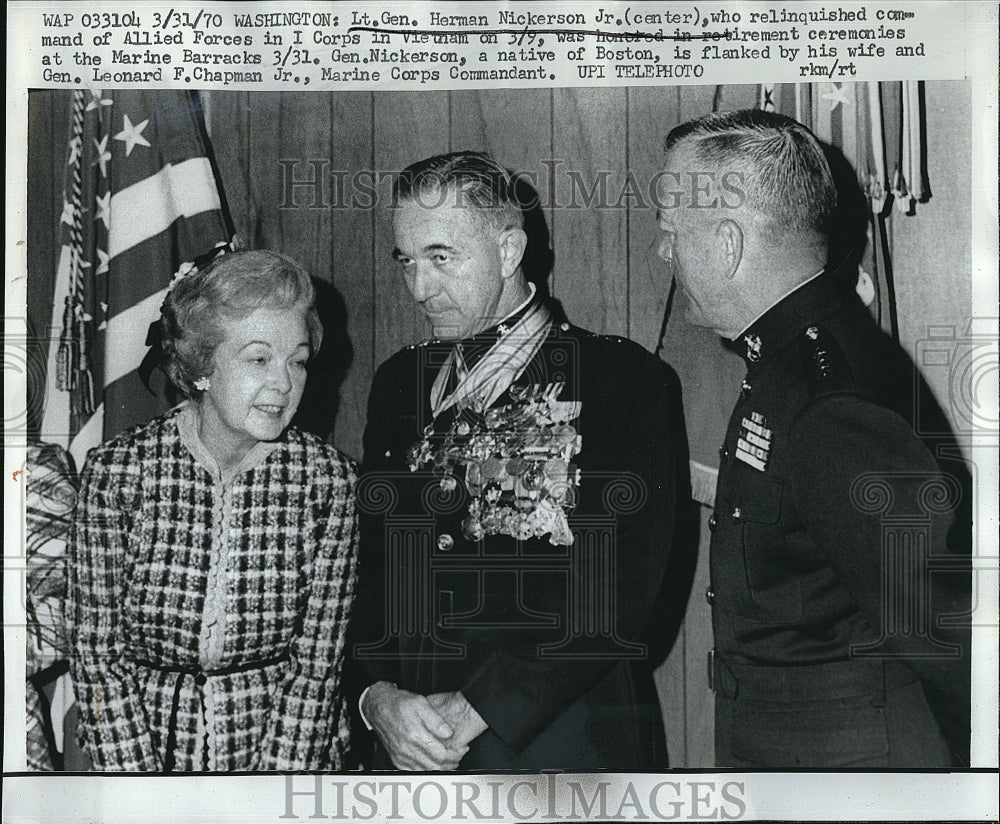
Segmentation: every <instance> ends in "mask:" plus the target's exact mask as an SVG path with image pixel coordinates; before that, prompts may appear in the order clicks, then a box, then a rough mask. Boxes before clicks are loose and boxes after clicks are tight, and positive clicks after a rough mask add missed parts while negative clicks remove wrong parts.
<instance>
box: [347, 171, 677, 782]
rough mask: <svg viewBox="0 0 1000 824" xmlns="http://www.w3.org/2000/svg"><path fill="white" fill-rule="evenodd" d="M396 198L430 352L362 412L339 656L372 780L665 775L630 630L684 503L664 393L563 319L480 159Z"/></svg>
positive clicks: (653, 585) (653, 592)
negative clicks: (390, 772)
mask: <svg viewBox="0 0 1000 824" xmlns="http://www.w3.org/2000/svg"><path fill="white" fill-rule="evenodd" d="M399 181H400V182H399V184H398V187H397V191H396V192H395V197H394V203H397V204H398V208H397V209H396V210H395V213H394V216H393V229H394V236H395V243H396V249H395V252H394V255H395V257H396V259H397V260H398V262H399V264H400V266H401V269H402V274H403V277H404V279H405V281H406V284H407V287H408V288H409V290H410V291H411V292H412V294H413V297H414V299H415V300H417V301H418V302H419V303H420V305H421V307H422V308H423V310H424V312H425V313H426V314H427V316H428V319H429V320H430V322H431V324H432V326H433V329H434V334H435V336H436V338H435V339H434V340H432V341H430V342H427V343H425V344H422V345H417V346H411V347H408V348H407V349H404V350H403V351H401V352H399V353H397V354H396V355H394V356H393V357H391V358H390V359H389V360H388V361H386V362H385V363H384V364H383V365H382V366H381V367H380V368H379V370H378V373H377V374H376V376H375V380H374V383H373V386H372V391H371V397H370V401H369V408H368V424H367V428H366V432H365V439H364V447H365V454H364V462H363V467H362V478H361V481H360V483H359V491H358V506H359V511H360V512H361V514H362V521H361V555H360V561H359V565H360V568H361V571H360V573H359V592H358V593H357V597H356V602H355V608H354V610H353V617H352V628H351V637H350V645H349V652H350V655H351V658H352V664H353V665H354V672H355V676H354V677H355V683H356V686H357V689H358V691H359V692H360V693H361V694H360V698H359V709H360V714H361V716H362V719H361V724H359V725H358V726H360V727H361V730H362V731H363V729H364V726H367V727H368V728H369V729H371V730H372V731H373V732H374V733H375V736H376V738H377V744H378V747H377V748H376V752H375V754H374V756H373V758H374V760H369V761H368V764H369V766H372V765H374V766H376V767H396V768H399V769H411V770H441V769H445V770H447V769H455V768H461V769H463V770H474V769H478V770H487V769H488V770H508V769H531V770H541V769H572V770H584V771H586V770H594V769H616V770H639V769H657V768H661V767H663V766H665V765H666V756H665V745H664V741H663V728H662V720H661V714H660V709H659V706H658V703H657V700H656V694H655V689H654V687H653V682H652V678H651V670H650V666H649V665H650V663H651V662H649V661H648V660H646V656H647V647H646V646H645V644H644V643H643V638H642V630H643V626H644V624H645V622H646V620H647V618H648V617H649V616H650V614H651V612H652V610H653V609H654V607H655V606H656V600H657V595H658V591H659V588H660V583H661V580H662V579H663V577H664V570H665V568H666V564H667V559H668V555H669V553H670V550H671V536H672V532H673V523H674V520H675V514H676V509H677V505H678V500H680V501H682V502H683V501H686V500H688V499H689V498H690V494H689V491H688V488H687V483H688V480H687V478H688V474H687V458H686V444H685V442H684V430H683V421H682V418H681V412H680V406H679V390H678V387H677V383H676V376H675V375H674V373H673V371H672V370H670V369H669V367H667V366H666V365H665V364H664V363H663V362H662V361H660V360H659V359H658V358H655V357H654V356H652V355H651V354H649V353H648V352H646V351H645V350H643V349H642V348H640V347H639V346H637V345H636V344H634V343H632V342H630V341H627V340H624V339H622V338H612V337H605V336H600V335H595V334H592V333H589V332H586V331H584V330H581V329H578V328H576V327H573V326H571V325H570V324H568V323H562V324H560V323H558V322H557V321H556V320H554V319H553V317H552V315H551V313H550V311H549V309H548V307H547V305H546V303H545V302H544V301H542V300H541V299H540V296H539V295H538V294H537V293H536V291H535V289H534V287H533V286H530V285H529V284H528V283H526V281H525V278H524V274H523V270H522V256H523V254H524V249H525V243H526V236H525V232H524V230H523V216H522V211H521V209H520V207H519V206H518V204H517V201H516V197H515V193H514V187H513V183H512V181H511V179H510V176H509V174H508V173H507V172H506V171H505V170H504V169H503V168H502V167H500V166H498V165H497V164H496V163H495V162H493V161H492V160H491V159H490V158H489V157H488V156H485V155H482V154H478V153H469V152H460V153H454V154H451V155H443V156H438V157H433V158H429V159H428V160H425V161H422V162H420V163H417V164H414V165H413V166H411V167H409V168H408V169H407V170H404V172H403V173H402V174H401V175H400V177H399Z"/></svg>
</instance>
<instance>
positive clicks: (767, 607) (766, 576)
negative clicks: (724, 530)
mask: <svg viewBox="0 0 1000 824" xmlns="http://www.w3.org/2000/svg"><path fill="white" fill-rule="evenodd" d="M784 498H785V489H784V484H783V483H782V482H781V481H780V480H776V479H771V478H768V477H766V476H760V477H758V478H756V479H755V480H754V483H753V484H749V485H747V487H746V488H745V489H744V490H743V495H742V496H741V499H740V513H741V520H742V522H743V559H744V565H745V569H746V577H747V586H748V588H749V590H750V601H751V603H752V604H753V607H754V610H755V612H756V618H757V620H759V621H762V622H764V623H768V624H792V623H795V622H796V621H799V620H800V619H801V618H802V612H803V604H802V582H801V578H800V571H799V570H798V568H797V567H798V564H797V563H796V559H795V557H794V556H793V555H792V552H791V550H790V547H789V544H788V542H787V540H786V536H785V533H784V530H783V529H782V527H781V516H782V508H783V506H784V505H786V502H785V500H784Z"/></svg>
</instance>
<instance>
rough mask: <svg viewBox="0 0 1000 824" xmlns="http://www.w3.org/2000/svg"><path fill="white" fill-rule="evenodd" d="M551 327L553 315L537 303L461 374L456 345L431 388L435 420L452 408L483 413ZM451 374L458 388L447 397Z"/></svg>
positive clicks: (532, 355)
mask: <svg viewBox="0 0 1000 824" xmlns="http://www.w3.org/2000/svg"><path fill="white" fill-rule="evenodd" d="M551 326H552V316H551V315H550V314H549V310H548V309H547V308H546V307H545V305H544V304H542V303H541V302H539V303H536V304H535V305H534V306H532V307H530V308H529V309H528V311H527V312H526V313H525V314H524V316H523V317H522V318H521V319H520V320H519V321H518V322H517V323H516V324H515V325H514V326H513V327H512V328H511V330H510V331H509V332H508V333H507V334H506V335H504V336H503V337H502V338H500V340H498V341H497V342H496V343H495V344H493V346H492V347H490V349H489V351H488V352H487V353H486V354H485V355H483V356H482V357H481V358H480V359H479V362H478V363H477V364H476V365H475V366H473V367H472V369H470V370H468V371H467V372H466V373H465V374H464V375H463V374H462V369H460V368H459V366H460V365H462V366H464V359H463V358H462V354H461V352H460V351H459V347H458V345H457V344H456V346H455V348H454V349H452V350H451V354H450V355H449V356H448V360H447V361H445V364H444V366H442V367H441V371H440V372H438V374H437V377H436V378H435V379H434V385H433V386H432V387H431V411H432V413H433V415H434V417H435V418H436V417H437V416H438V415H440V414H441V413H442V412H444V411H445V410H447V409H450V408H451V407H452V406H457V407H458V408H459V409H464V408H466V407H469V406H471V407H473V408H474V409H475V410H476V411H477V412H485V411H486V410H487V409H488V408H489V407H490V405H491V404H492V403H493V402H494V401H495V400H496V399H497V398H499V397H500V396H501V395H502V394H503V393H504V392H506V391H507V389H508V388H510V385H511V384H512V383H514V381H516V380H517V379H518V378H519V377H520V376H521V373H522V372H524V370H525V368H526V367H527V366H528V364H529V363H530V362H531V360H532V358H534V357H535V355H536V354H538V350H539V349H540V348H541V346H542V343H543V342H544V341H545V338H546V337H548V334H549V329H550V327H551ZM453 371H456V372H457V375H456V377H457V385H456V386H455V389H454V390H453V391H452V392H451V394H448V395H447V396H446V392H447V388H448V381H449V380H450V379H451V375H452V372H453Z"/></svg>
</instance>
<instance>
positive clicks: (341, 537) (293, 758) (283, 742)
mask: <svg viewBox="0 0 1000 824" xmlns="http://www.w3.org/2000/svg"><path fill="white" fill-rule="evenodd" d="M355 482H356V477H355V473H354V470H353V468H352V467H350V466H349V465H348V466H347V467H346V472H343V473H342V474H341V476H340V477H337V478H336V480H335V482H334V483H333V485H332V487H333V490H332V495H331V500H330V502H329V506H328V509H327V518H326V521H325V523H324V524H323V525H322V528H321V529H320V530H319V531H318V536H317V540H316V546H315V554H314V555H313V560H312V563H311V566H310V568H309V570H308V571H307V580H308V581H309V582H310V583H309V590H308V594H307V597H306V599H305V603H304V608H303V612H302V614H301V616H300V620H301V630H300V632H299V633H298V635H297V636H296V637H295V639H294V640H293V642H292V644H291V648H290V656H291V660H290V664H289V668H288V673H287V674H286V676H285V678H284V679H283V681H282V682H281V684H280V686H279V687H278V690H277V694H276V697H275V699H274V705H273V707H272V709H271V712H270V716H269V719H268V722H267V725H266V728H265V731H264V738H263V741H262V742H261V764H260V769H264V770H322V769H342V768H343V765H344V760H345V756H346V752H347V743H348V733H349V728H348V720H347V714H346V710H345V707H344V691H343V688H342V684H341V677H342V672H343V662H344V655H345V649H346V632H347V622H348V620H349V618H350V614H351V608H352V604H353V599H354V581H355V576H356V571H357V523H356V519H355V510H354V487H355Z"/></svg>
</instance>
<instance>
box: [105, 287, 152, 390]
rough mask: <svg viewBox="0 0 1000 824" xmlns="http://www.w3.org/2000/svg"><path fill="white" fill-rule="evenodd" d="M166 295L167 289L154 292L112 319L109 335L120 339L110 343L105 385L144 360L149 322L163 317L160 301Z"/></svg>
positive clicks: (108, 337) (111, 338)
mask: <svg viewBox="0 0 1000 824" xmlns="http://www.w3.org/2000/svg"><path fill="white" fill-rule="evenodd" d="M166 295H167V290H166V289H161V290H160V291H159V292H154V293H153V294H152V295H150V296H149V297H148V298H146V299H145V300H142V301H139V303H136V304H134V305H132V306H130V307H128V309H126V310H125V311H124V312H119V313H118V314H117V315H115V316H114V317H113V318H111V319H110V320H108V328H107V332H106V339H107V340H111V341H118V345H117V346H108V347H107V352H106V354H105V356H104V385H105V386H107V385H108V384H110V383H114V381H116V380H118V379H119V378H120V377H122V376H123V375H125V374H127V373H128V372H131V371H132V370H133V369H137V368H138V367H139V364H140V363H142V359H143V357H144V356H145V354H146V346H145V343H146V332H147V331H148V330H149V324H151V323H152V322H153V321H155V320H156V319H157V318H159V317H160V305H161V304H162V303H163V299H164V298H165V297H166Z"/></svg>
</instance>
